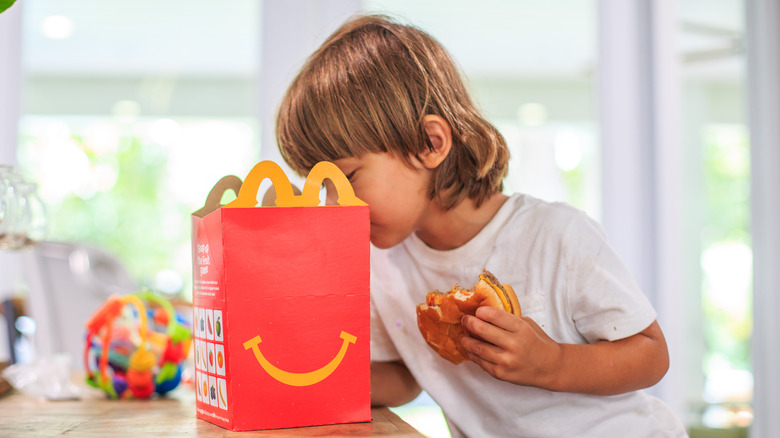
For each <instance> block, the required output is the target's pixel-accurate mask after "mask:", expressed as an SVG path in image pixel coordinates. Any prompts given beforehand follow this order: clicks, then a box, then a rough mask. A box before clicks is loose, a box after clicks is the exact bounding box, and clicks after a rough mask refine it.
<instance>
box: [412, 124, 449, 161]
mask: <svg viewBox="0 0 780 438" xmlns="http://www.w3.org/2000/svg"><path fill="white" fill-rule="evenodd" d="M423 127H424V128H425V133H426V134H428V140H430V142H431V149H428V150H426V151H425V152H423V153H421V154H418V155H417V159H418V160H420V162H421V163H422V164H423V166H425V167H426V168H428V169H434V168H436V167H437V166H438V165H439V164H441V162H442V161H444V159H445V158H447V155H448V154H449V153H450V149H451V148H452V128H451V127H450V124H449V123H447V121H446V120H444V119H443V118H442V117H441V116H437V115H435V114H428V115H426V116H424V117H423Z"/></svg>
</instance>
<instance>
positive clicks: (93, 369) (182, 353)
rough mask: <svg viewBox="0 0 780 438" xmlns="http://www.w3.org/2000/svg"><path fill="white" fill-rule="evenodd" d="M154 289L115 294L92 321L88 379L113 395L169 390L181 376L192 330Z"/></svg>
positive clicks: (143, 395)
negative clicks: (152, 290) (122, 294)
mask: <svg viewBox="0 0 780 438" xmlns="http://www.w3.org/2000/svg"><path fill="white" fill-rule="evenodd" d="M182 321H184V318H182V317H181V315H178V314H177V313H176V311H175V310H174V309H173V306H172V305H171V303H170V301H168V300H167V299H165V298H164V297H162V296H160V295H158V294H155V293H153V292H151V291H143V292H139V293H135V294H131V295H124V296H112V297H110V298H109V299H108V301H106V303H105V304H104V305H103V306H102V307H101V308H100V309H98V310H97V312H95V314H94V315H92V318H90V320H89V321H88V322H87V335H86V343H85V346H84V369H85V370H86V371H87V383H89V384H90V385H92V386H94V387H96V388H100V389H102V390H103V391H105V392H106V394H107V395H108V397H109V398H112V399H119V398H138V399H144V398H149V397H151V396H152V395H153V394H154V393H157V394H160V395H164V394H166V393H167V392H169V391H171V390H173V389H175V388H176V387H177V386H178V385H179V382H180V381H181V371H182V363H183V362H184V360H185V359H186V357H187V355H188V354H189V350H190V345H191V344H192V329H190V328H189V327H187V326H185V325H184V323H183V322H182Z"/></svg>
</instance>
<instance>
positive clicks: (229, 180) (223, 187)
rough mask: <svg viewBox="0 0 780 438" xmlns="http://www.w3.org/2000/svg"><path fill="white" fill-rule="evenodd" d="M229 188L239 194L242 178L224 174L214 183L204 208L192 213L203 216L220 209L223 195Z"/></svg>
mask: <svg viewBox="0 0 780 438" xmlns="http://www.w3.org/2000/svg"><path fill="white" fill-rule="evenodd" d="M228 190H233V192H234V193H235V194H236V196H238V193H239V192H240V191H241V179H240V178H239V177H237V176H235V175H227V176H223V177H222V178H221V179H220V180H219V181H217V183H216V184H214V187H212V188H211V191H210V192H209V195H208V196H207V197H206V203H205V204H204V205H203V208H201V209H200V210H198V211H196V212H194V213H192V215H193V216H195V217H199V218H203V217H206V216H207V215H208V214H209V213H211V212H213V211H216V210H218V209H220V208H221V207H222V205H221V204H220V201H221V200H222V196H224V195H225V192H227V191H228Z"/></svg>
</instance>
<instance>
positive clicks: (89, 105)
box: [0, 0, 780, 436]
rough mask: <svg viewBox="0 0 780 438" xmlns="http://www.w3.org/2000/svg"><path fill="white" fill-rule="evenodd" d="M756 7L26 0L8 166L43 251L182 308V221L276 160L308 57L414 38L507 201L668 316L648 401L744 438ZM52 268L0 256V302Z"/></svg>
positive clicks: (409, 0)
mask: <svg viewBox="0 0 780 438" xmlns="http://www.w3.org/2000/svg"><path fill="white" fill-rule="evenodd" d="M748 3H750V2H744V1H740V0H679V1H666V0H663V1H659V2H644V1H637V2H633V1H629V2H622V1H606V0H605V1H597V0H547V1H545V2H538V1H531V0H514V1H510V0H504V1H501V0H485V1H480V2H473V1H468V0H447V1H444V0H429V1H425V2H421V1H413V0H362V1H360V0H343V1H338V0H327V1H324V0H323V1H316V0H308V1H306V0H295V1H288V2H285V1H281V0H275V1H270V0H269V1H260V0H234V1H231V2H209V1H204V0H187V1H184V0H166V1H162V2H161V1H151V0H137V1H133V2H120V1H113V0H109V1H106V0H56V1H55V0H23V1H18V2H17V4H16V5H14V6H13V7H12V8H11V9H9V10H8V11H7V12H5V13H4V14H2V16H0V19H1V21H0V32H2V34H0V55H2V56H3V58H2V59H4V60H6V61H8V62H3V61H2V60H0V65H2V67H0V69H2V71H0V83H2V87H3V88H0V90H3V91H4V94H0V96H4V97H6V98H4V99H2V100H0V114H2V120H0V126H1V127H3V128H4V129H3V130H2V137H0V164H6V165H12V166H14V168H15V170H16V172H17V173H18V174H20V175H21V177H22V178H24V179H26V180H28V181H34V182H35V183H37V193H38V196H39V198H40V199H41V200H42V201H43V203H44V204H45V205H46V209H47V212H48V215H47V217H48V235H47V237H46V238H45V239H46V240H47V241H51V242H67V243H75V244H79V245H85V247H87V248H90V250H94V251H100V252H101V254H102V252H105V253H106V255H105V257H107V258H108V259H111V260H113V259H114V258H115V259H116V261H118V263H119V264H120V265H121V270H124V271H126V272H125V273H126V277H127V278H125V277H123V278H122V280H121V282H123V283H122V284H124V285H131V286H128V287H129V288H132V285H133V284H137V285H141V284H142V285H147V286H149V287H150V288H152V289H154V290H156V291H159V292H161V293H164V294H168V295H170V296H177V297H179V298H180V299H181V300H183V301H187V300H191V282H192V273H191V266H192V259H191V249H190V214H191V213H192V212H193V211H195V210H197V209H198V208H199V207H200V206H202V204H203V202H204V200H205V197H206V195H207V193H208V191H209V189H210V188H211V187H212V186H213V184H214V183H215V182H216V181H217V180H218V179H219V178H220V177H221V176H223V175H226V174H234V175H238V176H243V175H246V173H247V172H248V171H249V169H250V168H251V166H253V165H254V164H255V163H256V162H258V161H260V160H261V159H274V160H279V161H281V159H280V157H279V155H278V151H277V150H276V145H275V143H274V138H273V125H272V119H273V112H274V110H275V107H276V105H277V103H278V100H279V97H280V96H281V93H282V92H283V90H284V89H285V87H286V85H287V84H288V83H289V82H290V81H291V80H292V77H293V76H294V74H295V72H296V71H297V69H298V68H299V67H300V65H301V63H302V62H303V60H304V59H305V57H306V56H307V55H308V54H310V53H311V52H312V51H313V50H314V49H315V48H316V47H317V46H318V45H319V44H320V43H321V42H322V41H323V40H324V38H325V37H326V36H327V35H328V34H329V33H330V32H331V31H333V30H334V29H335V28H336V27H337V26H338V25H339V24H340V23H341V22H343V21H344V20H345V19H346V18H347V17H349V16H350V15H352V14H354V13H358V12H361V11H362V12H377V13H384V14H388V15H391V16H393V17H396V18H399V19H400V20H401V21H405V22H410V23H413V24H415V25H417V26H418V27H421V28H422V29H424V30H426V31H428V32H429V33H430V34H432V35H433V36H434V37H435V38H437V39H438V40H439V41H440V42H441V43H442V44H443V45H444V46H445V47H446V48H447V49H448V50H449V51H450V52H451V54H452V55H453V57H454V58H455V60H456V61H457V63H458V64H459V65H460V67H461V69H462V71H463V73H464V75H465V78H466V80H467V84H468V87H469V88H470V90H471V91H472V93H473V97H474V99H475V100H476V101H477V103H478V104H479V106H480V107H481V109H482V110H483V111H484V113H485V114H486V115H487V117H488V119H489V120H490V121H491V122H492V123H494V124H495V125H496V126H497V127H498V128H499V130H500V131H501V132H502V133H503V135H504V136H505V137H506V139H507V142H508V144H509V147H510V149H511V154H512V159H511V162H510V172H509V176H508V177H507V180H506V181H505V187H506V191H507V192H517V191H520V192H525V193H529V194H531V195H534V196H537V197H541V198H544V199H547V200H552V201H563V202H567V203H570V204H572V205H574V206H576V207H578V208H580V209H583V210H585V211H586V212H587V213H588V214H590V215H591V216H592V217H594V218H596V219H597V220H599V221H600V222H602V223H603V224H604V226H605V228H606V230H607V233H608V235H609V237H610V240H611V241H612V242H613V243H614V245H615V247H616V248H617V249H618V251H619V252H620V253H621V255H623V256H624V258H625V260H626V262H627V263H628V265H629V267H630V268H632V270H633V271H634V273H635V275H636V276H637V279H638V280H639V282H640V284H641V285H642V286H643V288H644V289H645V290H646V291H647V293H648V296H650V297H651V300H652V301H653V302H654V304H655V305H656V307H657V308H658V309H659V314H660V317H659V320H660V322H661V324H662V326H663V327H664V330H665V332H666V335H667V338H668V340H669V345H670V351H671V354H672V360H673V364H672V369H671V370H670V373H669V374H668V375H667V377H666V378H665V379H664V381H663V382H662V383H661V384H659V385H658V386H657V387H656V388H652V389H651V391H652V392H654V393H655V394H656V395H658V396H659V397H661V398H663V399H664V400H666V401H667V402H668V403H670V404H671V405H672V406H673V407H674V408H675V410H676V411H677V412H678V414H679V415H680V416H681V417H682V418H683V419H684V420H685V421H686V423H687V424H688V425H689V426H690V427H691V428H692V435H693V434H695V433H703V432H701V431H704V430H705V429H718V430H731V431H734V432H735V433H736V435H734V436H747V433H748V432H747V431H748V429H747V428H748V427H749V426H751V424H752V423H753V422H754V420H755V419H754V410H753V407H752V403H753V400H754V391H753V390H754V386H755V385H754V380H755V378H754V375H755V374H754V365H755V364H754V360H755V357H754V354H753V353H752V351H753V350H752V348H751V345H752V344H751V342H752V341H753V340H754V339H753V334H754V316H755V315H754V311H753V309H754V303H753V301H754V295H755V294H756V292H754V287H753V285H754V282H753V279H754V278H753V275H754V265H753V261H754V257H753V255H754V248H753V243H752V242H755V239H756V236H751V230H752V227H751V215H752V214H754V213H755V211H754V210H751V148H752V147H755V145H752V144H751V141H750V138H751V136H750V128H749V121H748V114H749V108H751V105H753V104H752V103H751V101H750V100H749V97H750V81H749V78H752V77H754V76H751V75H750V69H749V63H748V59H747V56H746V48H747V47H748V39H747V36H746V32H745V30H746V24H745V23H746V22H749V21H750V19H751V17H753V18H752V19H755V16H757V15H760V13H757V12H754V13H753V15H751V13H750V11H751V9H750V6H749V5H748ZM758 3H759V4H760V3H761V2H760V1H759V2H758ZM754 9H755V8H754ZM770 9H771V8H770ZM775 20H777V18H775ZM775 23H776V22H775ZM776 24H780V23H776ZM755 44H758V46H757V47H758V48H759V49H760V48H762V47H764V46H763V45H762V44H764V43H760V42H759V43H755ZM778 45H780V43H778V41H775V45H774V46H773V47H774V49H775V52H780V50H777V49H778ZM751 47H753V46H751ZM774 62H775V63H776V62H777V60H776V58H775V61H774ZM775 84H776V82H775ZM758 94H759V95H760V94H761V93H760V92H759V93H758ZM775 108H776V106H775ZM776 114H777V113H775V116H776ZM3 123H4V124H3ZM775 139H776V137H775ZM753 143H755V142H753ZM775 147H776V144H775ZM753 159H754V160H755V157H754V158H753ZM776 164H778V163H775V165H776ZM754 177H755V175H754ZM775 202H776V201H775ZM36 251H38V252H39V253H36ZM41 251H43V250H42V249H41V248H37V249H36V247H35V246H34V247H33V248H32V249H29V248H28V249H19V250H10V249H9V250H0V257H1V258H0V262H2V264H1V266H2V267H0V298H3V299H6V300H8V299H11V300H13V299H16V300H18V299H22V300H24V299H26V298H30V299H29V301H30V302H34V301H35V298H34V297H31V296H34V295H35V294H36V291H35V289H36V287H44V286H43V285H42V283H41V279H40V278H35V277H36V275H37V276H38V277H40V276H41V275H42V274H41V272H43V271H42V269H43V268H42V267H41V263H43V262H42V260H43V259H42V257H43V256H42V255H41V254H40V252H41ZM48 251H52V250H51V248H49V249H48ZM31 265H32V267H31ZM775 265H776V263H775ZM765 266H771V263H770V262H765ZM36 269H37V270H36ZM122 275H124V274H122ZM54 281H55V282H56V280H54ZM112 281H113V280H112ZM114 283H116V281H114ZM48 293H51V292H48ZM52 299H53V298H49V299H47V298H45V297H44V298H42V300H43V301H47V300H48V301H49V302H51V300H52ZM64 303H65V304H62V306H66V307H67V306H68V305H69V304H68V299H67V297H66V299H65V301H64ZM72 303H75V301H74V302H72ZM70 305H73V306H77V304H70ZM775 309H776V308H775ZM65 311H66V312H67V309H65ZM32 313H33V314H34V313H35V312H34V310H33V311H32ZM44 317H45V316H44ZM34 322H35V321H34V319H33V320H30V321H27V324H28V325H29V324H30V323H33V328H32V329H30V328H29V327H27V329H26V330H27V331H28V332H29V331H30V330H33V331H34V330H35V328H34V327H35V325H34ZM37 322H38V325H37V326H38V327H39V329H38V330H39V331H40V326H41V323H42V322H43V321H41V320H40V318H39V321H37ZM3 327H5V325H4V326H3ZM7 327H8V328H7V330H8V331H11V332H13V331H20V333H21V332H24V331H25V326H24V324H22V327H21V328H20V327H18V324H17V326H16V327H15V326H13V325H12V324H11V325H7ZM5 339H7V337H6V336H5V335H4V336H2V337H0V345H3V342H4V341H5ZM36 342H38V343H39V344H40V343H44V344H45V343H46V341H45V340H44V341H35V340H34V339H33V340H31V341H30V346H28V347H26V348H27V349H26V350H23V351H16V352H15V353H17V354H18V355H20V357H19V358H17V360H23V359H24V358H25V357H30V356H34V355H35V354H41V353H42V351H40V350H41V348H43V347H41V345H38V349H37V350H36V348H35V347H36V345H35V343H36ZM47 348H48V349H56V346H49V347H47ZM8 350H9V348H6V347H0V361H2V360H7V358H5V357H4V356H7V355H8V354H7V351H8ZM11 350H13V348H11ZM25 355H27V356H25ZM777 407H778V406H774V408H775V409H776V408H777ZM437 409H438V408H437V407H436V404H435V402H434V401H433V400H430V398H427V397H426V396H425V395H423V396H421V397H420V399H418V400H417V401H415V402H413V403H411V404H410V405H407V406H405V407H402V408H398V409H397V410H396V411H397V412H399V413H400V414H401V415H402V416H403V417H404V418H405V419H407V421H409V422H411V423H412V424H413V425H415V426H416V427H418V428H419V429H420V430H421V431H423V432H424V433H426V434H428V435H430V436H448V434H447V431H446V425H445V424H444V422H443V419H442V418H441V414H440V412H439V411H437ZM767 409H768V408H767ZM694 428H695V429H694ZM699 436H705V435H699ZM756 436H760V435H756Z"/></svg>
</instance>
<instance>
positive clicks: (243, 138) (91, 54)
mask: <svg viewBox="0 0 780 438" xmlns="http://www.w3.org/2000/svg"><path fill="white" fill-rule="evenodd" d="M23 6H24V22H23V34H24V38H23V40H24V41H25V45H24V50H23V64H24V73H25V80H24V84H25V87H24V90H23V98H24V105H23V107H24V114H23V118H22V121H21V124H20V147H19V151H18V161H19V165H20V168H21V170H22V172H23V173H24V174H25V175H26V176H27V177H28V178H30V179H33V180H36V181H37V182H38V183H39V189H40V192H41V196H42V197H43V198H44V200H45V201H46V202H47V204H48V206H49V211H50V212H51V229H50V235H49V239H50V240H64V241H79V242H86V243H91V244H94V245H97V246H100V247H103V248H105V249H106V250H108V251H109V252H111V253H113V254H115V255H117V256H118V257H119V258H120V259H121V260H122V261H123V262H124V264H125V265H126V267H127V268H128V269H129V271H130V272H131V274H132V275H133V276H134V277H135V278H136V279H137V280H138V282H139V283H143V284H146V285H149V286H151V287H153V288H154V289H155V290H158V291H161V292H167V293H173V294H177V293H180V294H181V295H182V297H185V298H189V296H190V290H191V289H190V287H189V284H190V282H191V278H192V276H191V255H190V222H189V221H190V219H189V217H190V213H191V212H192V211H195V210H196V209H198V208H199V207H200V206H202V204H203V202H204V201H205V199H206V195H207V194H208V191H209V189H210V188H211V187H212V186H213V184H214V183H216V182H217V181H218V180H219V178H220V177H222V176H224V175H226V174H237V175H245V174H246V173H247V172H248V171H249V169H250V168H251V166H252V165H254V163H256V162H257V161H259V156H260V148H259V144H258V143H259V140H258V139H259V133H258V123H257V121H256V114H255V107H256V103H255V100H256V96H255V88H256V87H255V77H256V75H257V70H258V68H259V65H258V63H259V61H258V59H259V55H258V47H257V45H258V44H257V43H258V40H259V38H258V37H257V36H258V35H259V30H258V26H259V23H260V4H259V2H238V3H236V4H235V5H232V6H231V7H229V8H226V7H221V6H220V5H217V4H214V3H210V2H204V1H202V0H198V1H172V2H165V3H159V2H150V1H141V2H131V3H119V4H118V3H115V2H111V3H106V2H94V1H63V2H59V1H58V2H47V1H41V0H30V1H26V2H23Z"/></svg>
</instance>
